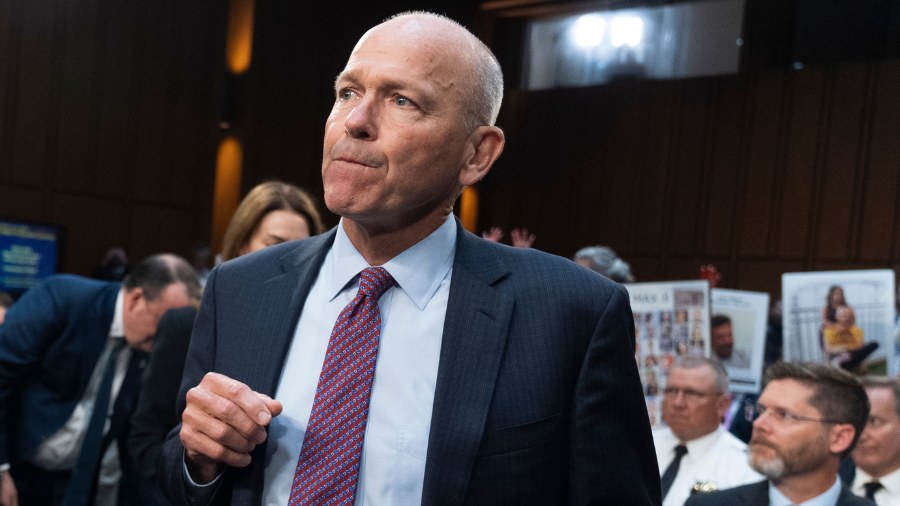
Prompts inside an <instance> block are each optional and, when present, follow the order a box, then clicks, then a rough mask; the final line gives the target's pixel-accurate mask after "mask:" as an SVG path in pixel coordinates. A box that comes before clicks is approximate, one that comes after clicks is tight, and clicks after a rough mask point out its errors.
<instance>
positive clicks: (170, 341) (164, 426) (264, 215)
mask: <svg viewBox="0 0 900 506" xmlns="http://www.w3.org/2000/svg"><path fill="white" fill-rule="evenodd" d="M322 232H323V227H322V219H321V217H320V214H319V210H318V209H317V208H316V205H315V201H314V200H313V198H312V197H311V196H310V195H309V194H307V193H306V192H305V191H303V190H301V189H300V188H297V187H296V186H294V185H290V184H287V183H281V182H276V181H270V182H266V183H262V184H260V185H257V186H256V187H254V188H253V189H252V190H251V191H250V193H248V194H247V196H246V197H244V200H242V201H241V204H240V205H239V206H238V208H237V210H236V211H235V213H234V216H233V217H232V219H231V222H230V223H229V224H228V228H227V229H226V231H225V238H224V243H223V247H222V259H223V260H231V259H232V258H235V257H236V256H239V255H243V254H246V253H252V252H254V251H257V250H260V249H262V248H264V247H266V246H270V245H274V244H278V243H281V242H285V241H293V240H297V239H306V238H307V237H309V236H310V234H312V235H317V234H320V233H322ZM196 315H197V310H196V308H195V307H185V308H180V309H173V310H172V311H169V312H167V313H166V314H165V315H164V316H163V318H162V320H160V322H159V332H158V334H157V336H156V344H155V347H154V349H153V354H152V355H151V358H150V364H149V365H148V367H147V373H146V374H145V380H144V382H145V384H144V387H143V390H142V392H141V396H140V400H139V402H138V407H137V409H136V411H135V413H134V417H133V419H132V430H131V438H130V439H129V441H128V444H129V446H130V450H131V454H132V455H133V456H134V459H135V463H136V465H137V468H138V470H139V472H140V473H141V475H142V476H144V477H147V478H153V477H155V476H156V461H157V460H158V459H159V454H160V451H161V449H162V444H163V441H164V440H165V437H166V434H168V432H169V431H170V430H171V429H172V428H173V427H175V426H176V425H178V422H180V421H181V417H180V416H179V414H178V413H176V411H175V400H176V397H177V396H178V388H179V386H180V385H181V372H182V371H183V370H184V361H185V356H186V355H187V350H188V344H189V342H190V337H191V330H192V328H193V325H194V318H195V317H196ZM248 338H250V337H248ZM155 492H157V493H159V491H158V490H156V491H155ZM160 498H161V494H160Z"/></svg>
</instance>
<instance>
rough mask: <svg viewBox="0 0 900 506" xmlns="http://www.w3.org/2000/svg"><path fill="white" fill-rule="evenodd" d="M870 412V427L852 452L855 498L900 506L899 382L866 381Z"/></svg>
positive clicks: (864, 383) (893, 379)
mask: <svg viewBox="0 0 900 506" xmlns="http://www.w3.org/2000/svg"><path fill="white" fill-rule="evenodd" d="M862 383H863V386H864V387H865V389H866V394H867V395H868V396H869V403H870V404H871V409H870V410H869V423H868V424H866V428H865V430H863V433H862V435H861V436H860V437H859V444H858V445H856V448H855V449H854V450H853V460H854V462H855V463H856V476H855V477H854V478H853V479H852V483H853V486H852V487H851V490H852V491H853V493H854V494H856V495H859V496H863V497H866V498H869V499H872V500H874V501H875V502H876V503H878V505H879V506H900V402H898V401H900V381H898V380H897V379H896V378H863V380H862Z"/></svg>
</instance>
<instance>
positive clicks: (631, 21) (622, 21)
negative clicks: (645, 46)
mask: <svg viewBox="0 0 900 506" xmlns="http://www.w3.org/2000/svg"><path fill="white" fill-rule="evenodd" d="M643 37H644V20H642V19H641V18H639V17H636V16H616V17H614V18H613V20H612V28H611V29H610V42H611V43H612V45H613V47H622V46H629V47H636V46H637V45H638V44H640V43H641V39H642V38H643Z"/></svg>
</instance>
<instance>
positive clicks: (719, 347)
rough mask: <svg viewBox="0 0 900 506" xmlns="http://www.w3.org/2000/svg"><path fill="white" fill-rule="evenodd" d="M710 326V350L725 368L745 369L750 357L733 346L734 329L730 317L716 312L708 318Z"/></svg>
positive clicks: (748, 364)
mask: <svg viewBox="0 0 900 506" xmlns="http://www.w3.org/2000/svg"><path fill="white" fill-rule="evenodd" d="M710 324H711V327H712V333H711V334H710V335H711V337H712V340H711V341H712V342H711V344H712V350H713V353H714V354H715V356H716V358H717V359H718V360H719V362H722V365H724V366H725V367H726V368H735V369H747V368H748V367H750V357H749V356H747V354H746V353H745V352H744V350H742V349H740V348H735V347H734V331H733V327H732V325H731V318H729V317H727V316H725V315H723V314H717V315H713V316H712V318H710Z"/></svg>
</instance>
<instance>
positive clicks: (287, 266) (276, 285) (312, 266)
mask: <svg viewBox="0 0 900 506" xmlns="http://www.w3.org/2000/svg"><path fill="white" fill-rule="evenodd" d="M334 236H335V230H334V229H332V230H331V231H330V232H326V233H325V234H322V235H319V236H315V237H313V238H310V239H308V240H306V241H303V242H302V243H301V246H298V247H297V249H295V250H293V251H291V252H290V253H288V254H286V255H285V256H283V257H281V269H282V273H281V274H279V275H277V276H274V277H272V278H271V279H268V280H266V281H265V282H264V283H263V287H262V293H264V294H265V297H264V298H263V299H262V300H261V302H262V303H263V304H265V305H266V306H267V307H268V308H272V309H274V313H270V314H283V315H286V316H285V317H284V318H279V319H277V320H274V321H272V322H270V325H271V329H270V330H271V331H270V332H265V333H263V334H262V335H268V336H271V337H270V338H269V339H270V340H269V342H267V343H260V342H258V341H257V342H256V343H255V344H254V350H256V351H253V353H258V351H259V350H273V351H274V352H275V353H276V355H274V356H275V360H274V362H269V361H258V362H259V363H260V364H262V365H263V366H262V367H260V368H259V369H257V370H255V371H254V374H253V375H252V376H250V377H248V384H251V385H256V386H257V387H258V390H259V391H260V392H263V393H266V394H268V395H270V396H273V397H274V395H275V389H276V388H277V386H278V380H279V378H280V377H281V369H282V368H283V367H284V362H285V360H286V359H287V354H288V351H289V348H290V344H291V340H292V339H293V337H294V331H295V330H296V328H297V321H298V320H299V319H300V313H301V311H302V310H303V305H304V304H305V303H306V296H307V295H309V290H310V288H311V287H312V284H313V282H314V281H315V280H316V277H317V276H318V274H319V269H320V267H321V266H322V262H324V260H325V256H326V255H327V253H328V250H329V248H330V247H331V244H332V242H334ZM273 365H274V367H273Z"/></svg>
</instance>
